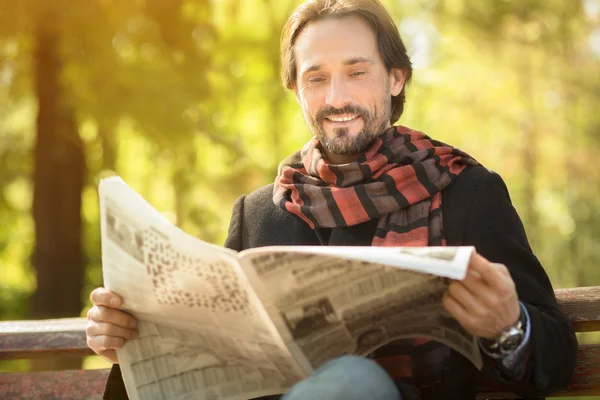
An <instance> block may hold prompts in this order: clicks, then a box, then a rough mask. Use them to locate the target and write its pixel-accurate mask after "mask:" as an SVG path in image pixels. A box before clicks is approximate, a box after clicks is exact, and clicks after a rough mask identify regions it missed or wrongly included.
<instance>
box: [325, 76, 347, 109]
mask: <svg viewBox="0 0 600 400" xmlns="http://www.w3.org/2000/svg"><path fill="white" fill-rule="evenodd" d="M326 101H327V104H328V105H330V106H332V107H334V108H342V107H344V106H345V105H346V104H348V103H349V102H350V93H349V90H348V86H347V84H346V82H344V80H343V79H340V78H335V77H334V78H332V79H331V80H330V81H329V87H328V90H327V99H326Z"/></svg>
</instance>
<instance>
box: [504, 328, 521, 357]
mask: <svg viewBox="0 0 600 400" xmlns="http://www.w3.org/2000/svg"><path fill="white" fill-rule="evenodd" d="M522 341H523V332H519V331H516V332H512V333H511V334H510V335H509V336H507V337H506V338H505V339H504V340H503V341H502V344H501V347H502V351H503V352H510V351H513V350H515V349H516V348H517V347H519V345H520V344H521V342H522Z"/></svg>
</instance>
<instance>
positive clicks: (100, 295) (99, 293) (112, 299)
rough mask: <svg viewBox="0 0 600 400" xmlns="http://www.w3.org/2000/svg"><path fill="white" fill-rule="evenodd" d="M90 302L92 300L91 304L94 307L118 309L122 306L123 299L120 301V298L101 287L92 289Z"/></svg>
mask: <svg viewBox="0 0 600 400" xmlns="http://www.w3.org/2000/svg"><path fill="white" fill-rule="evenodd" d="M90 300H92V303H94V304H95V305H101V306H107V307H112V308H117V307H120V306H121V304H123V299H121V297H119V296H117V295H116V294H114V293H113V292H111V291H109V290H107V289H105V288H103V287H99V288H96V289H94V290H93V291H92V293H91V294H90Z"/></svg>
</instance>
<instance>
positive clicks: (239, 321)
mask: <svg viewBox="0 0 600 400" xmlns="http://www.w3.org/2000/svg"><path fill="white" fill-rule="evenodd" d="M99 192H100V208H101V232H102V266H103V275H104V284H105V286H106V288H108V289H109V290H111V291H113V292H115V293H117V294H119V295H121V296H122V297H123V299H124V304H123V308H124V309H125V310H126V311H128V312H130V313H132V314H133V315H134V316H135V317H136V318H137V320H138V330H139V333H140V335H139V337H138V338H137V339H136V340H131V341H127V343H126V344H125V346H124V347H123V348H122V349H120V350H118V351H117V355H118V357H119V363H120V366H121V370H122V374H123V378H124V381H125V386H126V388H127V392H128V394H129V398H130V399H132V400H139V399H144V400H147V399H157V400H159V399H160V400H165V399H180V400H183V399H194V400H197V399H210V400H218V399H244V400H245V399H248V398H251V397H258V396H264V395H269V394H277V393H283V392H285V391H286V389H288V388H289V387H290V386H291V385H293V384H294V383H295V382H297V381H298V380H300V379H302V378H303V377H304V373H303V371H302V369H301V368H300V366H299V365H298V364H297V363H296V362H295V361H294V359H293V357H292V355H291V354H290V352H289V350H288V349H287V348H286V346H285V344H284V342H283V341H282V339H281V337H280V336H279V334H278V333H277V331H276V329H275V327H274V325H273V323H272V322H271V321H270V320H269V318H268V316H267V314H266V313H265V310H264V308H263V307H262V306H261V305H260V302H259V300H258V298H257V297H256V294H255V293H254V292H253V291H252V289H251V288H250V285H249V284H248V282H247V278H246V277H245V275H244V273H243V272H242V271H241V268H240V266H239V263H238V260H237V255H236V252H234V251H232V250H228V249H225V248H223V247H219V246H214V245H210V244H208V243H205V242H202V241H200V240H198V239H195V238H193V237H191V236H190V235H187V234H186V233H184V232H183V231H181V230H180V229H178V228H176V227H175V226H173V225H172V224H170V223H169V222H167V221H166V219H165V218H163V216H162V215H161V214H160V213H158V212H157V211H156V210H154V209H153V208H152V207H151V206H150V205H149V204H148V203H146V202H145V200H143V199H142V197H141V196H139V195H137V193H135V192H134V191H133V189H131V188H130V187H129V186H127V185H126V184H125V183H124V182H123V181H122V180H121V179H120V178H118V177H111V178H108V179H105V180H103V181H102V182H101V183H100V188H99Z"/></svg>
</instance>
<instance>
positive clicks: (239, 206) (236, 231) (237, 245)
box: [224, 196, 246, 251]
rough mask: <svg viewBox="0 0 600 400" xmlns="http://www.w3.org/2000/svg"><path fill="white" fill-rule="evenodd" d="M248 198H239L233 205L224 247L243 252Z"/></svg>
mask: <svg viewBox="0 0 600 400" xmlns="http://www.w3.org/2000/svg"><path fill="white" fill-rule="evenodd" d="M245 198H246V196H241V197H239V198H238V199H237V200H236V201H235V203H234V204H233V210H232V211H231V220H230V221H229V231H228V233H227V239H225V244H224V246H225V247H227V248H229V249H232V250H235V251H242V250H243V249H244V244H243V241H242V237H243V233H242V232H243V220H244V199H245Z"/></svg>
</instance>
